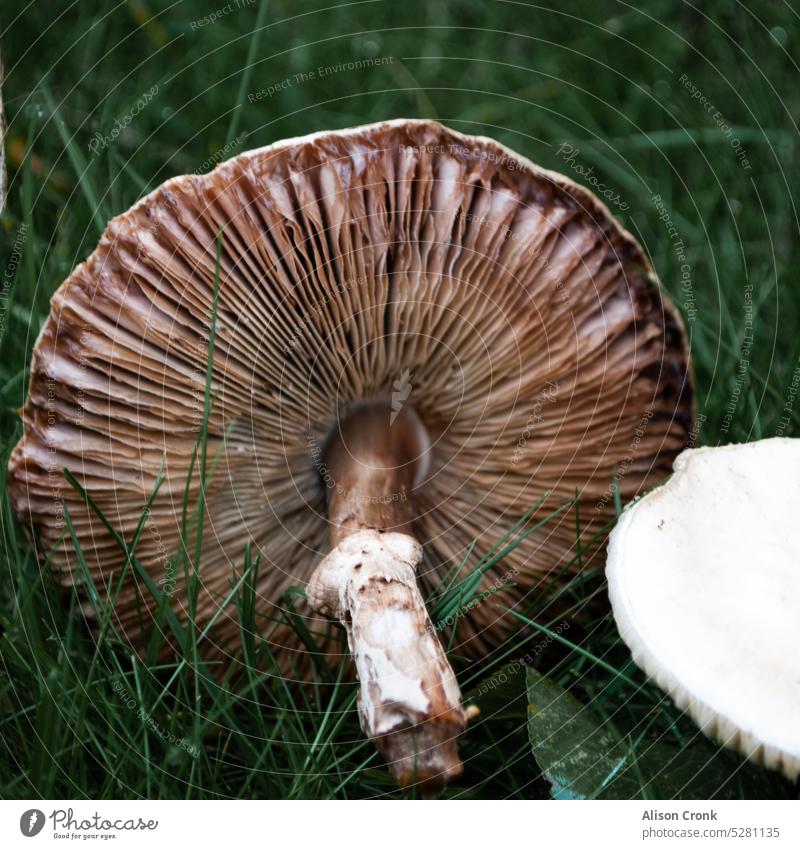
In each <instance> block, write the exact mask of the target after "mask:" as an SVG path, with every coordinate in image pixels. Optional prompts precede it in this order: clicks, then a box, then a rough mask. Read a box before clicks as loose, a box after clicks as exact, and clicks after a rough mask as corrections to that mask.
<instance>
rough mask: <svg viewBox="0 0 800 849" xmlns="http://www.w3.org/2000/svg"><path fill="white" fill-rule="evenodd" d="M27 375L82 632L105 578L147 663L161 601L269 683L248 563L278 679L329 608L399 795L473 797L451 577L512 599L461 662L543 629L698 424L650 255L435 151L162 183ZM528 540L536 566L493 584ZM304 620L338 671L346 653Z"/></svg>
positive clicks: (498, 165)
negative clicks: (567, 586) (235, 593)
mask: <svg viewBox="0 0 800 849" xmlns="http://www.w3.org/2000/svg"><path fill="white" fill-rule="evenodd" d="M220 233H221V238H220V235H219V234H220ZM218 248H219V254H218V253H217V250H218ZM217 284H218V285H217ZM212 338H213V339H214V345H213V347H212V345H211V339H212ZM30 373H31V379H30V386H29V390H28V398H27V401H26V403H25V406H24V408H23V410H22V423H23V436H22V438H21V439H20V441H19V443H18V444H17V446H16V447H15V449H14V451H13V453H12V455H11V458H10V460H9V494H10V496H11V501H12V504H13V507H14V511H15V513H16V515H17V517H18V518H19V519H20V520H22V521H23V522H25V523H26V524H28V525H29V526H30V527H31V528H32V529H33V530H35V532H36V539H37V552H38V554H39V556H40V559H41V560H42V562H45V561H46V562H47V563H48V564H49V565H50V567H51V568H52V569H53V570H54V572H55V573H56V575H57V577H58V580H59V581H60V582H61V583H62V585H63V586H65V587H68V588H69V590H70V591H71V592H75V593H76V594H77V595H78V597H79V599H80V601H81V604H82V609H83V610H84V611H85V613H86V615H87V617H93V616H96V615H97V612H96V610H95V607H94V605H93V603H92V601H91V600H90V599H91V596H90V594H89V593H88V592H87V587H86V584H88V583H89V578H91V582H92V583H93V584H94V586H95V587H97V588H98V590H99V592H100V593H101V594H107V593H108V591H109V590H108V588H109V582H110V579H111V578H112V577H113V578H114V581H115V584H114V598H115V602H114V603H115V610H114V622H115V624H116V627H117V628H118V633H120V634H121V635H123V636H125V637H126V638H127V639H128V640H129V641H130V642H131V644H132V645H133V646H135V647H136V648H141V647H142V646H147V645H151V640H152V637H153V636H154V635H153V633H152V632H153V630H154V627H155V625H156V624H158V623H159V622H160V621H161V620H160V619H158V618H157V614H158V616H161V615H164V614H165V610H164V606H163V605H164V602H165V601H168V602H169V615H170V617H171V620H170V622H171V627H172V625H173V624H175V625H185V624H186V623H187V622H189V621H191V622H192V624H193V626H195V627H196V628H197V629H198V632H200V633H202V634H204V635H205V637H206V638H205V639H204V641H203V643H202V645H199V646H198V651H201V652H203V653H205V654H207V655H208V656H209V657H210V658H213V659H215V660H219V659H220V657H224V658H225V660H226V661H227V666H230V664H231V663H234V662H237V661H239V660H241V662H242V664H244V663H245V662H250V658H249V657H248V656H247V653H246V652H245V651H244V649H243V646H242V631H241V622H240V621H239V617H238V616H237V610H236V600H235V599H234V600H231V595H230V593H231V574H232V572H234V573H235V574H238V575H239V577H240V578H241V579H243V578H244V574H243V573H244V569H245V563H247V562H248V558H249V556H250V553H251V550H252V552H253V553H257V554H258V557H259V560H258V562H259V563H260V568H259V570H258V574H257V576H255V577H254V576H253V574H252V573H251V574H250V577H252V578H253V580H254V581H255V585H254V586H253V588H252V589H253V591H254V598H255V599H256V601H257V607H258V617H259V619H258V620H254V621H257V622H258V624H259V625H260V626H261V627H263V628H264V630H265V632H267V631H268V635H269V636H268V639H265V640H264V641H263V644H262V645H261V648H262V649H263V652H262V654H260V655H259V662H262V663H263V664H264V666H265V667H269V668H270V669H280V670H281V671H282V672H283V673H285V674H286V675H287V676H288V677H291V678H293V679H295V680H298V681H303V680H305V679H307V678H308V677H309V676H310V668H311V661H310V660H309V658H310V657H311V654H312V653H311V652H309V651H308V648H309V646H308V643H307V640H306V639H305V638H306V636H307V634H300V633H298V629H297V628H296V627H295V626H296V617H292V616H289V615H287V611H286V598H287V592H289V591H290V589H292V588H295V587H297V586H306V585H308V584H309V582H310V585H309V590H308V596H309V597H310V599H311V601H312V604H313V605H315V607H316V608H317V610H322V611H324V612H325V613H326V615H328V616H330V617H333V619H335V620H338V621H339V622H343V623H344V626H345V628H346V629H347V631H348V639H349V642H350V645H351V647H352V650H353V653H354V655H355V661H356V666H357V669H358V672H359V675H360V677H361V679H362V690H361V700H360V719H361V722H362V724H363V726H364V728H365V729H366V730H367V732H368V733H369V734H373V735H375V739H376V742H377V743H378V746H379V748H381V750H382V751H383V752H384V754H385V755H386V756H387V758H388V759H389V761H390V762H392V767H391V768H392V770H393V772H394V773H395V774H396V775H397V777H398V779H399V780H400V782H401V783H409V782H413V781H420V780H423V781H424V782H426V783H427V786H428V787H435V786H436V785H437V784H439V785H440V784H444V783H446V782H447V781H449V780H451V779H452V778H453V777H455V776H456V775H457V774H458V772H459V771H460V769H461V765H460V763H459V761H458V754H457V752H456V741H457V738H458V737H459V735H460V734H461V733H462V731H463V729H464V723H465V720H466V719H467V718H468V717H469V712H470V711H469V709H467V711H466V712H465V711H464V710H463V708H462V707H461V698H460V694H459V690H458V685H457V683H456V680H455V677H454V676H453V673H452V670H451V669H450V667H449V665H448V663H447V660H446V658H445V656H444V653H443V651H442V648H441V646H440V645H439V642H438V639H437V637H436V635H437V633H438V631H437V628H434V627H430V625H431V623H430V621H429V619H428V615H427V613H426V611H425V608H424V605H423V604H422V597H423V596H425V597H427V596H428V595H431V596H435V595H439V596H441V594H442V593H444V592H445V588H446V587H448V586H450V582H451V579H452V580H453V581H455V582H456V584H455V586H456V587H460V588H462V589H463V588H464V586H465V585H467V584H468V589H469V591H470V592H472V591H473V590H474V592H475V593H476V595H475V598H480V597H481V595H480V594H481V591H482V590H487V591H488V590H491V602H489V601H488V600H487V601H484V602H482V603H477V604H470V605H469V606H468V607H467V606H464V607H460V608H459V612H458V615H456V616H455V617H454V619H453V621H454V622H455V625H454V627H455V631H456V633H455V634H453V637H454V641H455V642H454V648H455V650H456V651H457V652H458V654H459V655H462V656H465V657H468V658H472V659H474V660H478V661H480V660H482V659H485V658H486V657H487V656H488V655H489V653H490V652H491V650H492V649H493V648H495V647H497V646H498V645H500V644H501V643H502V642H503V641H504V640H505V638H506V636H507V634H508V632H509V630H510V628H511V625H512V618H511V617H508V616H503V610H505V609H507V608H509V607H515V606H517V605H521V604H523V605H526V606H528V605H530V604H531V603H532V596H533V597H535V598H536V599H537V600H538V593H539V589H540V587H541V586H542V584H543V583H544V582H543V580H542V579H543V578H544V577H545V576H547V583H549V584H553V585H555V588H554V593H553V598H556V599H559V598H563V596H564V594H563V593H560V591H559V587H558V585H559V584H562V583H563V582H565V581H568V580H570V579H571V577H572V576H573V575H574V574H575V572H576V571H578V570H579V569H581V568H582V567H583V565H584V564H587V563H589V562H591V561H592V558H593V556H594V555H595V554H596V553H597V552H598V551H599V549H600V547H601V545H602V543H603V534H604V530H605V528H606V527H607V525H608V522H609V521H610V520H612V519H613V517H614V500H615V497H616V496H617V495H618V496H619V498H620V499H623V500H625V501H627V500H628V499H630V498H633V497H634V496H635V495H637V494H638V493H639V492H641V491H642V490H643V489H645V488H647V487H648V486H650V485H652V484H653V483H655V482H657V481H658V480H659V479H660V478H661V477H663V476H664V475H666V474H667V473H668V472H669V470H670V468H671V462H672V460H673V459H674V458H675V456H676V455H677V454H678V453H679V452H680V451H681V449H682V448H683V447H684V446H685V445H686V442H687V439H688V433H689V429H690V427H691V425H692V422H693V390H692V380H691V371H690V368H689V356H688V347H687V341H686V336H685V333H684V330H683V325H682V323H681V319H680V316H679V315H678V313H677V312H676V310H675V308H674V307H673V305H672V304H671V302H670V300H669V298H668V297H667V296H666V295H665V294H664V293H663V292H662V291H661V289H660V287H659V284H658V281H657V280H656V278H655V274H654V272H653V269H652V268H651V266H650V264H649V262H648V259H647V257H646V255H645V253H644V252H643V250H642V249H641V247H640V246H639V245H638V244H637V242H636V240H635V239H634V238H633V237H632V236H631V235H630V234H629V233H628V232H626V231H625V230H624V229H623V228H622V227H621V226H620V225H619V224H618V222H616V221H615V219H614V218H613V216H612V215H611V213H610V212H609V210H608V209H607V208H606V207H605V206H604V205H603V204H602V203H601V202H600V201H599V200H598V199H597V198H596V197H595V196H594V195H593V194H592V193H591V192H589V191H587V190H586V189H584V188H582V187H581V186H578V185H576V184H575V183H573V182H572V181H570V180H569V179H567V178H566V177H564V176H563V175H559V174H556V173H553V172H551V171H547V170H545V169H542V168H540V167H538V166H536V165H534V164H533V163H532V162H529V161H528V160H526V159H524V158H523V157H521V156H519V155H518V154H516V153H514V152H513V151H511V150H509V149H508V148H506V147H503V146H502V145H500V144H498V143H497V142H495V141H493V140H491V139H487V138H477V137H472V136H465V135H462V134H460V133H457V132H454V131H453V130H450V129H448V128H446V127H443V126H442V125H440V124H438V123H436V122H433V121H416V120H397V121H388V122H384V123H380V124H374V125H370V126H366V127H357V128H354V129H349V130H340V131H333V132H324V133H317V134H314V135H311V136H307V137H304V138H299V139H290V140H287V141H283V142H278V143H276V144H274V145H271V146H269V147H266V148H262V149H259V150H253V151H248V152H245V153H242V154H240V155H239V156H236V157H234V158H233V159H231V160H230V161H228V162H225V163H223V164H221V165H219V166H218V167H217V168H216V169H215V170H214V171H212V172H210V173H207V174H203V175H197V174H193V175H187V176H183V177H176V178H175V179H173V180H170V181H168V182H167V183H166V184H164V185H163V186H161V187H159V188H158V189H156V190H155V191H153V192H152V193H151V194H150V195H148V196H147V197H145V198H143V199H141V200H140V201H139V202H138V203H137V204H136V205H135V206H134V207H132V208H131V209H130V210H128V211H127V212H126V213H124V214H123V215H120V216H118V217H117V218H115V219H113V220H112V221H111V222H110V223H109V225H108V228H107V229H106V231H105V233H104V235H103V237H102V239H101V240H100V243H99V244H98V246H97V248H96V250H95V251H94V252H93V253H92V254H91V255H90V256H89V258H88V259H87V260H86V261H85V262H83V263H81V264H80V265H78V266H77V267H76V268H75V269H74V271H73V272H72V274H71V275H70V276H69V278H68V279H67V280H66V281H65V282H64V283H63V284H62V285H61V286H60V287H59V289H58V290H57V291H56V293H55V294H54V295H53V298H52V301H51V312H50V316H49V317H48V319H47V321H46V322H45V324H44V326H43V328H42V331H41V333H40V336H39V338H38V339H37V342H36V345H35V348H34V351H33V356H32V361H31V370H30ZM410 374H413V387H412V386H411V385H410V383H409V381H408V380H407V377H408V376H409V375H410ZM398 386H399V389H398V388H397V387H398ZM393 389H397V392H396V394H395V393H393ZM206 393H207V394H208V398H209V404H208V410H206V409H205V405H204V399H205V397H206ZM387 398H391V403H390V402H388V401H377V400H376V401H368V400H367V399H387ZM406 402H407V403H406ZM398 403H400V406H399V407H398ZM206 414H207V415H206ZM337 422H340V425H337ZM326 434H327V435H328V438H327V440H324V435H326ZM206 437H207V439H206ZM202 440H205V442H203V441H202ZM198 446H201V447H202V448H203V451H198ZM205 449H207V459H208V472H209V474H208V476H207V479H206V480H205V482H204V483H203V484H202V486H201V483H200V480H199V476H198V473H197V472H198V463H197V462H196V458H198V457H200V456H201V455H205V453H206V452H205ZM309 450H311V453H312V461H311V462H309ZM62 469H67V470H68V472H69V473H70V474H71V475H72V476H73V479H74V480H76V481H77V482H78V483H79V484H80V487H82V490H84V491H85V492H87V493H88V494H89V495H90V496H91V504H90V503H89V501H88V500H87V499H86V498H85V497H84V495H83V494H82V491H79V489H78V488H77V487H73V486H71V485H70V484H69V483H67V480H66V479H65V478H64V477H63V476H62ZM162 473H163V474H164V477H163V478H162ZM320 476H322V479H323V484H324V485H323V486H321V485H320ZM158 486H160V489H158ZM155 490H157V492H156V491H155ZM576 493H577V494H578V496H579V499H580V504H579V503H578V500H577V498H576ZM326 502H327V503H326ZM146 506H147V508H148V512H147V515H146V516H145V517H143V515H142V511H143V509H144V508H145V507H146ZM95 507H96V508H97V510H98V511H99V512H101V513H102V519H101V518H100V516H99V515H98V514H97V513H95ZM65 508H67V509H68V510H69V515H70V517H71V519H72V524H71V529H70V530H71V532H70V533H68V534H65V533H64V528H63V521H64V515H65V513H64V509H65ZM567 508H569V509H567ZM554 511H556V512H554ZM187 516H190V517H196V519H195V527H194V529H190V530H191V532H192V534H193V535H194V537H196V538H195V539H193V540H192V542H193V544H192V545H191V546H188V547H187V545H186V542H187V539H186V534H187V531H186V517H187ZM200 517H202V518H203V520H204V521H202V522H201V521H200ZM520 517H525V519H526V520H530V526H529V527H528V526H523V524H522V522H519V523H518V524H517V525H514V523H515V522H517V520H519V519H520ZM145 520H146V524H145V525H144V530H142V527H143V526H142V522H143V521H145ZM545 521H547V525H546V527H545V526H544V525H542V527H541V528H540V530H537V531H535V532H534V528H535V524H534V523H536V524H538V523H539V522H542V523H544V522H545ZM510 528H512V529H513V532H514V533H517V532H519V533H520V539H518V540H516V542H518V543H519V544H516V542H515V545H514V546H511V545H509V546H508V547H507V550H505V551H504V555H503V558H502V561H497V563H496V564H494V563H493V564H491V565H488V566H487V565H486V564H485V563H484V561H482V560H481V559H480V558H481V557H483V556H484V555H486V554H487V553H488V552H490V551H492V550H493V546H495V545H496V544H497V543H498V540H502V539H503V538H504V537H505V536H506V535H507V534H508V533H509V529H510ZM522 530H524V531H525V533H522ZM134 537H136V538H137V539H138V542H137V546H136V551H135V557H136V561H137V563H136V566H137V568H136V570H133V569H130V570H128V572H127V573H126V574H128V575H129V577H128V579H126V581H125V582H124V583H123V585H122V586H121V587H119V588H117V587H116V581H117V580H118V579H119V576H120V574H121V573H122V572H123V571H125V570H126V568H127V566H129V565H130V564H129V561H128V557H127V553H126V551H125V546H124V545H122V546H120V544H119V542H120V540H123V541H127V540H130V539H133V538H134ZM421 543H424V546H423V545H421ZM77 548H80V549H81V552H80V553H79V552H78V551H77V550H76V549H77ZM331 549H332V550H331ZM473 551H474V552H476V554H475V557H474V559H473V556H472V552H473ZM192 552H193V553H192ZM325 552H330V553H329V554H327V555H326V556H323V555H325ZM176 553H177V557H178V558H183V560H184V564H183V565H185V567H186V568H185V569H182V568H177V569H175V568H174V567H173V566H172V565H171V560H170V558H171V557H172V556H173V555H175V554H176ZM250 562H252V561H250ZM423 563H424V568H423V567H422V564H423ZM459 569H460V570H461V571H458V570H459ZM141 570H144V571H146V572H147V573H148V575H149V576H150V578H151V579H152V585H150V584H148V586H153V587H156V588H157V590H158V591H159V592H160V596H157V595H156V593H155V592H149V593H143V592H142V589H141V585H140V584H139V583H137V582H138V579H139V574H140V571H141ZM87 573H88V574H87ZM454 573H455V577H452V576H453V575H454ZM184 575H188V576H189V577H190V578H192V579H193V578H194V576H197V578H198V581H199V586H198V587H194V586H193V585H189V584H188V582H187V581H186V580H185V578H184ZM503 575H513V581H509V580H508V579H507V578H503V577H502V576H503ZM387 578H388V579H389V580H387ZM551 578H552V581H551ZM117 590H118V591H117ZM459 591H460V590H459ZM459 591H457V592H456V597H458V592H459ZM159 611H160V613H159ZM190 611H191V615H190ZM559 612H561V611H559ZM292 613H297V614H298V616H303V617H305V618H306V619H308V620H312V621H311V622H310V623H309V627H308V633H311V632H312V631H313V637H314V640H315V641H316V645H315V648H317V649H319V651H318V652H317V653H315V654H314V657H315V659H319V658H321V657H323V656H327V657H328V658H329V659H333V655H334V652H335V651H336V650H337V647H338V645H339V641H338V639H336V635H335V629H336V626H335V625H334V624H333V623H331V622H327V621H324V620H323V619H322V617H321V616H320V615H319V614H317V613H314V612H313V611H312V610H310V609H308V608H301V609H298V610H297V611H294V610H293V611H292ZM436 624H437V626H439V625H440V624H441V623H438V622H437V623H436ZM439 630H441V629H439ZM155 636H156V637H157V636H158V635H157V634H156V635H155ZM180 643H181V640H180V639H178V638H176V639H175V640H173V638H172V636H171V635H167V636H166V637H164V639H163V640H162V641H161V645H164V646H165V652H166V651H168V650H172V649H176V650H178V649H179V648H180ZM323 686H325V685H324V683H323V684H319V683H318V687H319V688H320V689H319V690H318V691H317V692H320V691H321V688H322V687H323ZM265 690H268V687H266V686H265Z"/></svg>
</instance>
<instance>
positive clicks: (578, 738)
mask: <svg viewBox="0 0 800 849" xmlns="http://www.w3.org/2000/svg"><path fill="white" fill-rule="evenodd" d="M525 677H526V683H527V689H528V738H529V740H530V744H531V749H532V750H533V755H534V757H535V758H536V761H537V763H538V764H539V767H540V768H541V770H542V773H543V775H544V777H545V778H546V779H547V781H548V782H549V784H550V794H551V796H552V797H553V798H554V799H712V798H713V799H741V798H766V799H770V798H778V797H779V796H781V795H783V793H784V790H785V788H783V789H782V788H781V786H779V785H781V784H782V783H783V782H782V779H780V778H779V777H778V776H776V775H773V774H771V773H768V772H766V771H765V770H762V769H758V768H756V767H754V766H753V765H751V764H748V763H746V762H744V761H742V759H741V758H739V757H738V756H737V755H736V754H734V753H733V752H730V751H728V750H726V749H721V748H719V747H718V746H716V745H715V744H713V743H711V742H710V741H709V740H707V739H706V738H704V737H703V736H702V735H701V733H700V732H699V731H698V732H697V734H696V737H695V739H693V740H692V742H691V743H689V744H688V745H686V746H683V747H679V746H673V745H670V744H668V743H664V742H661V741H657V742H652V741H649V740H643V741H640V742H639V743H638V745H633V744H632V743H630V742H628V741H627V740H626V738H625V737H624V736H623V735H621V734H620V732H619V731H618V730H617V728H616V727H615V726H614V725H613V723H611V722H608V721H605V722H604V721H603V720H601V719H600V718H599V717H597V716H596V715H595V714H594V713H593V712H592V711H591V710H589V708H587V707H586V706H585V705H583V704H581V702H579V701H578V700H577V699H576V698H575V697H574V696H573V695H571V694H570V693H569V692H567V691H566V690H565V689H564V688H563V687H561V686H559V685H558V684H556V683H555V681H552V680H551V679H549V678H546V677H545V676H544V675H541V674H540V673H538V672H537V671H536V670H535V669H533V668H532V667H528V668H527V670H526V675H525Z"/></svg>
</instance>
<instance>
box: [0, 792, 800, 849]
mask: <svg viewBox="0 0 800 849" xmlns="http://www.w3.org/2000/svg"><path fill="white" fill-rule="evenodd" d="M412 807H413V810H411V808H412ZM53 841H58V842H59V845H64V844H66V843H67V842H70V843H73V844H74V843H77V842H79V841H80V842H81V843H83V844H85V843H86V842H87V841H93V842H94V843H95V844H100V843H105V844H107V845H108V844H111V845H115V846H120V847H121V846H149V847H161V846H165V847H166V846H169V847H174V849H184V847H191V849H198V847H214V848H215V849H234V848H235V849H239V847H249V846H253V847H257V849H270V847H273V846H275V847H280V849H283V848H284V847H286V846H291V847H294V846H298V847H305V846H307V845H314V846H318V847H319V849H360V847H364V848H365V849H367V847H369V849H429V848H430V847H437V846H438V847H444V846H470V847H487V849H495V847H499V846H510V847H521V848H522V849H527V847H530V849H546V847H554V846H556V847H565V849H575V848H576V847H591V849H595V847H606V846H608V847H614V849H626V847H633V846H654V847H655V846H675V847H691V846H709V847H710V846H714V847H720V849H723V847H739V849H743V847H761V846H764V847H773V848H774V849H778V847H791V848H792V849H796V847H798V846H800V803H798V802H786V801H782V802H769V801H758V802H728V801H726V802H639V801H636V802H545V801H531V802H516V801H514V802H502V801H495V802H476V801H462V802H452V803H450V804H448V803H446V802H438V803H437V802H424V801H423V802H405V803H404V802H398V801H357V802H312V801H298V802H283V801H219V802H178V801H138V802H114V801H110V802H87V801H81V800H77V801H70V802H67V801H55V802H43V801H35V800H29V801H20V802H8V801H4V802H0V846H3V847H7V846H27V847H29V849H30V847H33V846H36V845H41V844H43V843H46V844H47V845H52V842H53Z"/></svg>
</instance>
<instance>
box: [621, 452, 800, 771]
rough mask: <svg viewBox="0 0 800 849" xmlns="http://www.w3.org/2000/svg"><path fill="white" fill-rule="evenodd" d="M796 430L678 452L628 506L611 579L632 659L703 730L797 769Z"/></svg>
mask: <svg viewBox="0 0 800 849" xmlns="http://www.w3.org/2000/svg"><path fill="white" fill-rule="evenodd" d="M799 513H800V440H797V439H781V438H776V439H765V440H762V441H760V442H752V443H749V444H745V445H727V446H724V447H719V448H700V449H696V450H689V451H684V452H683V453H682V454H681V455H680V456H679V457H678V458H677V459H676V460H675V474H674V476H673V477H672V478H671V479H670V480H669V482H668V483H667V484H665V485H664V486H662V487H660V488H658V489H656V490H654V491H653V492H651V493H649V494H648V495H646V496H645V497H644V498H641V499H640V500H638V501H636V502H634V503H633V504H632V505H630V506H629V507H628V509H626V510H625V512H624V513H623V514H622V517H621V519H620V521H619V523H618V525H617V527H616V528H615V529H614V531H613V532H612V534H611V539H610V542H609V548H608V566H607V576H608V591H609V595H610V597H611V604H612V607H613V611H614V617H615V619H616V621H617V626H618V628H619V631H620V634H621V635H622V638H623V639H624V640H625V642H626V643H627V644H628V646H629V647H630V649H631V651H632V653H633V659H634V660H635V661H636V663H637V664H638V665H639V666H640V667H641V668H642V669H644V671H645V672H646V673H647V674H648V675H649V676H650V677H651V678H653V679H654V680H655V681H656V683H657V684H658V685H659V687H661V688H662V689H663V690H665V691H666V692H667V693H669V694H670V695H671V696H672V698H673V699H674V700H675V703H676V704H677V705H678V707H680V708H681V709H682V710H684V711H686V712H687V713H688V714H689V715H690V716H691V717H692V718H693V719H694V720H695V722H697V723H698V725H699V726H700V727H701V729H702V730H703V732H704V733H705V734H707V735H709V736H711V737H714V738H715V739H717V740H718V741H719V742H720V743H723V744H725V745H728V746H731V747H733V748H736V749H738V750H739V751H740V752H741V753H742V754H744V755H746V756H747V757H748V758H750V759H751V760H753V761H755V762H757V763H760V764H763V765H764V766H768V767H771V768H773V769H779V770H782V771H783V772H784V773H785V774H786V775H787V776H788V777H789V778H790V779H793V780H794V779H796V778H797V776H798V774H800V652H798V646H800V608H799V607H798V601H799V600H800V538H798V535H797V519H798V515H799Z"/></svg>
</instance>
